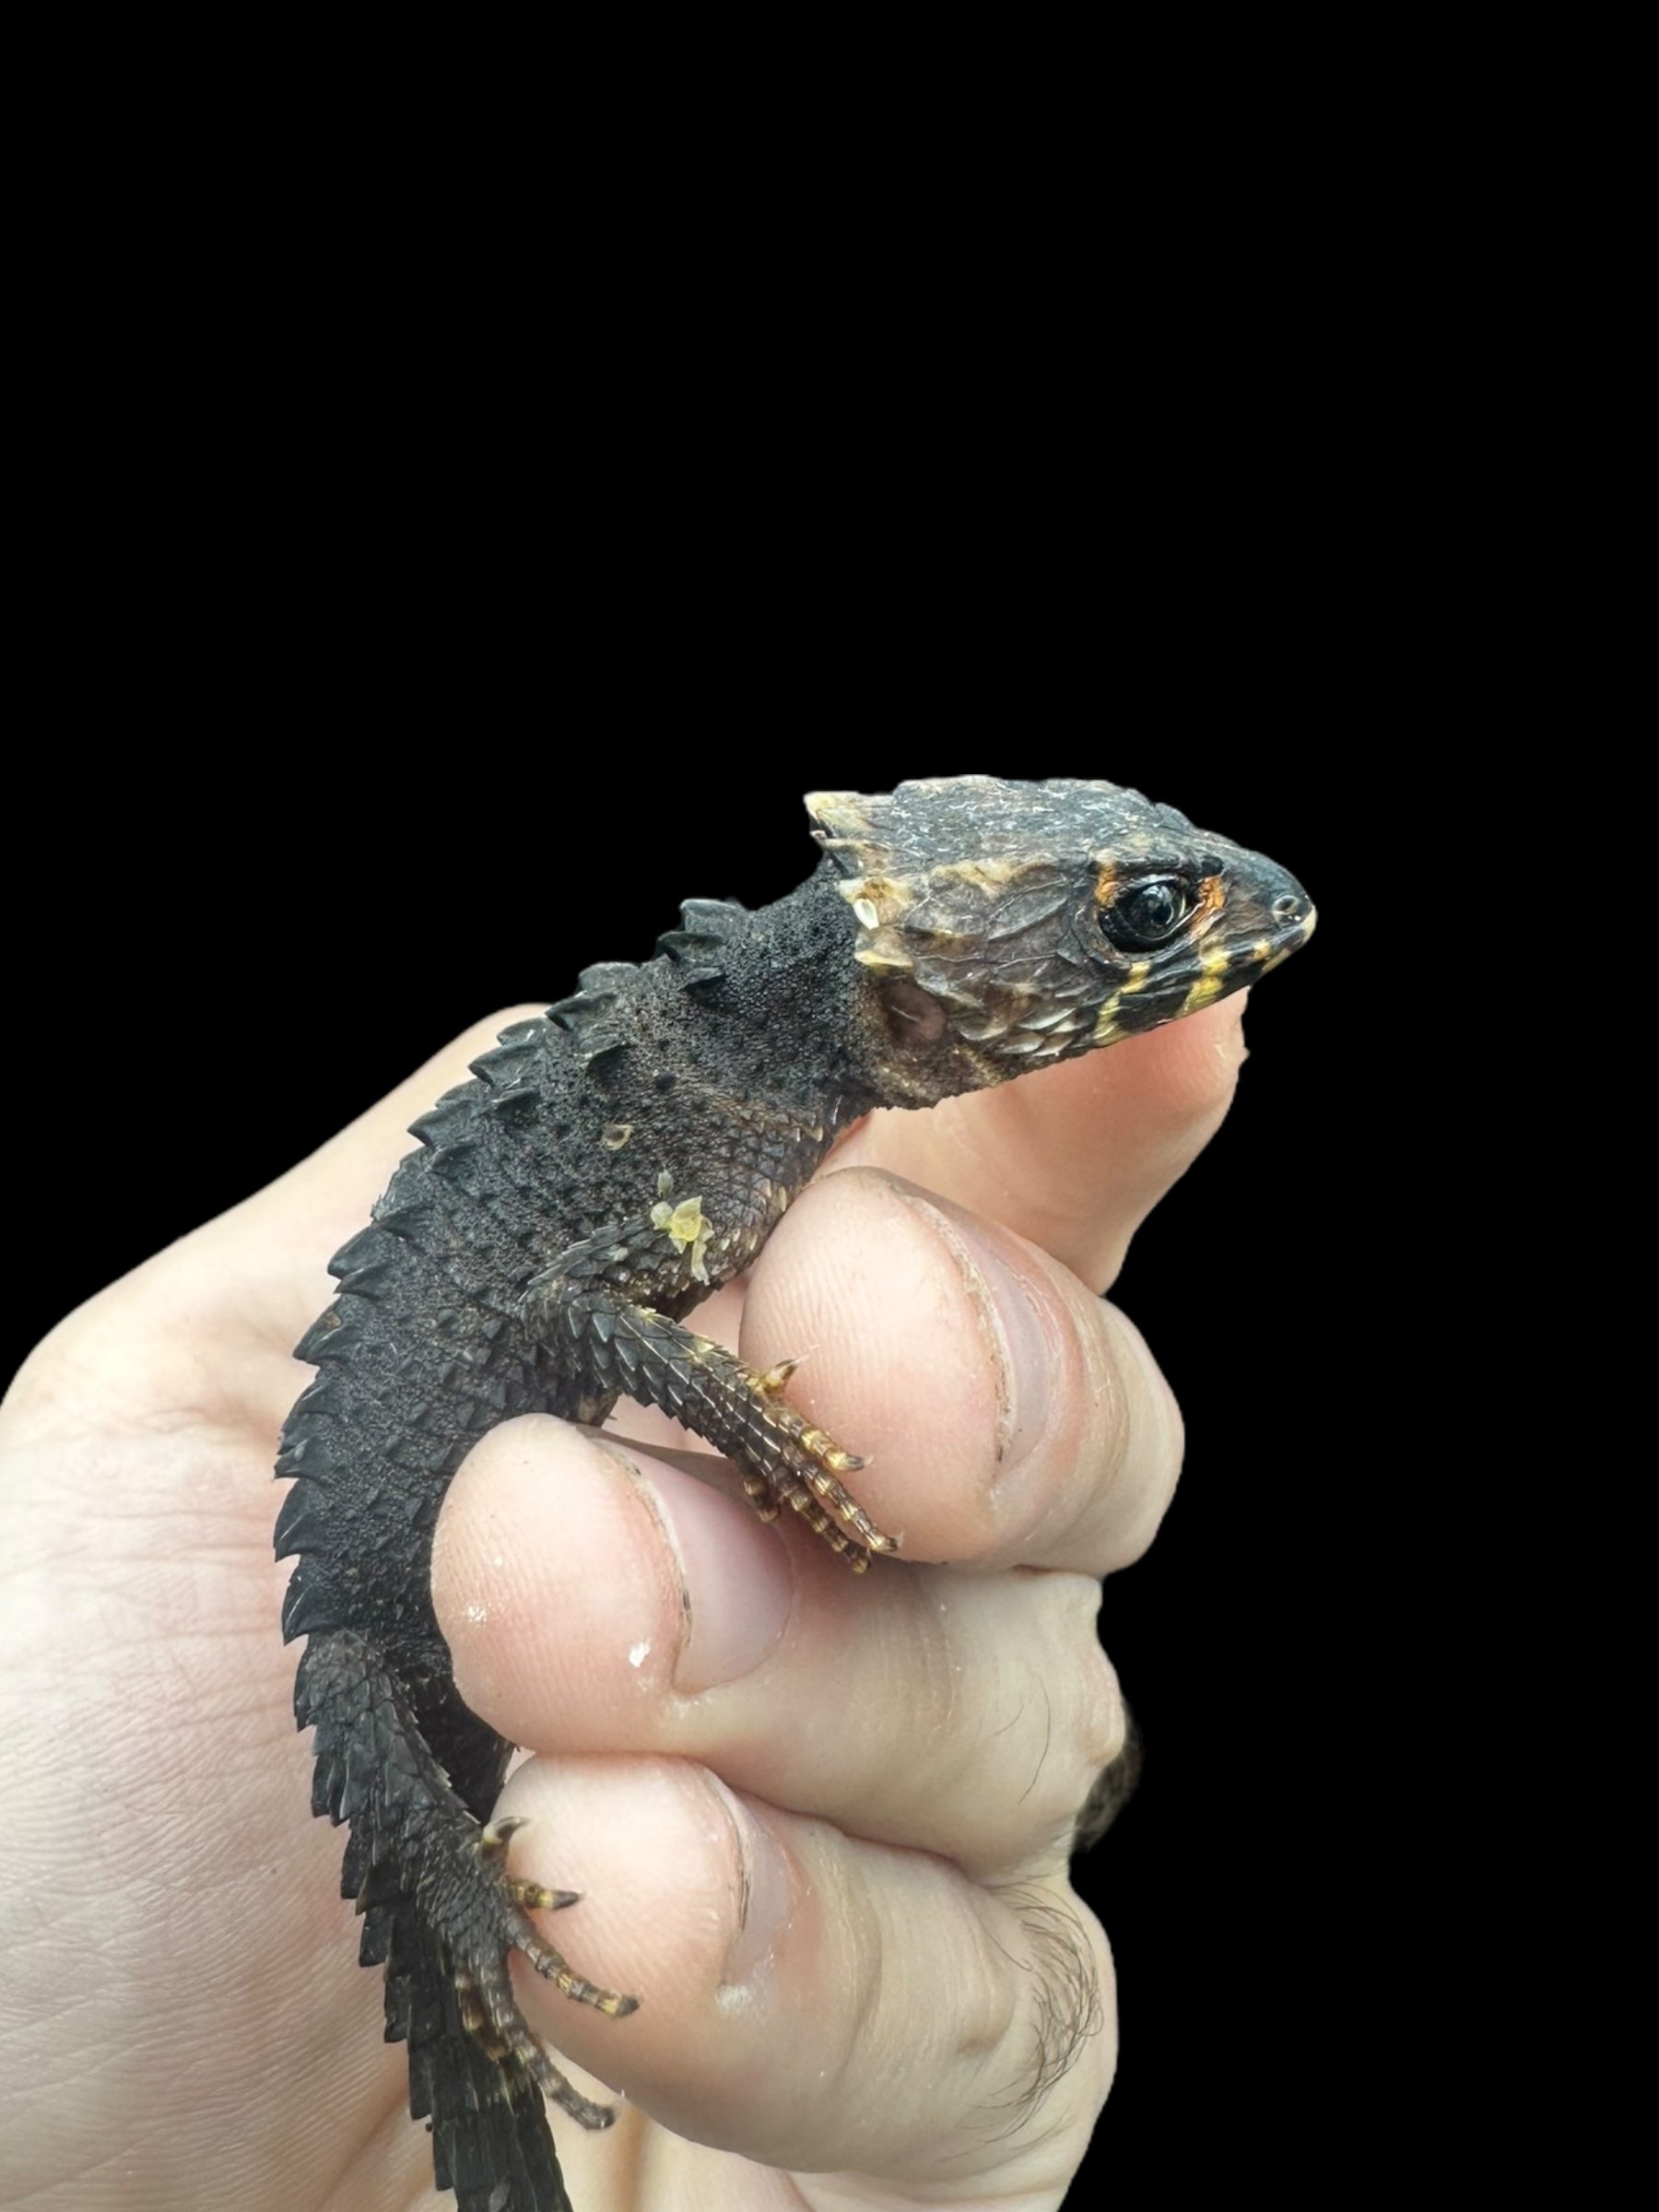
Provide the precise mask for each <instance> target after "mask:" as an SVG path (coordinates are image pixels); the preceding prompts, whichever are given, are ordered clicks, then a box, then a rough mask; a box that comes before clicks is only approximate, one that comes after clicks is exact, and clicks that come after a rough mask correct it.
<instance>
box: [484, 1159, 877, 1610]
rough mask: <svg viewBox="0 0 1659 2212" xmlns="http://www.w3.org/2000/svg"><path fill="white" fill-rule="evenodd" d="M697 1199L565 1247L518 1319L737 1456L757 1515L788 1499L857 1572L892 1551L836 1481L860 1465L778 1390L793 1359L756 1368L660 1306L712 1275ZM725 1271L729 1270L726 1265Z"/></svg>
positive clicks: (555, 1350)
mask: <svg viewBox="0 0 1659 2212" xmlns="http://www.w3.org/2000/svg"><path fill="white" fill-rule="evenodd" d="M709 1238H710V1224H709V1222H708V1220H707V1218H706V1217H705V1216H704V1214H703V1212H702V1202H701V1201H700V1199H690V1200H688V1201H686V1202H684V1203H683V1204H682V1205H680V1206H677V1207H670V1206H668V1205H667V1204H666V1202H665V1201H664V1202H660V1203H659V1204H658V1205H657V1206H655V1207H653V1210H652V1212H651V1214H650V1215H648V1216H645V1217H643V1218H641V1219H640V1220H639V1221H637V1222H634V1223H632V1224H630V1225H629V1226H627V1227H625V1228H623V1229H621V1230H618V1231H616V1232H615V1233H606V1234H602V1235H600V1236H597V1237H593V1238H589V1239H588V1240H586V1241H584V1242H583V1243H582V1244H579V1245H573V1246H572V1247H571V1250H570V1251H569V1252H568V1253H564V1254H563V1255H562V1256H561V1258H560V1259H559V1260H558V1261H556V1262H555V1263H554V1265H552V1266H551V1267H549V1268H547V1270H546V1271H545V1272H544V1273H543V1274H541V1275H539V1276H537V1277H535V1280H534V1281H533V1282H532V1283H531V1284H530V1286H529V1288H528V1289H527V1291H526V1293H525V1300H524V1314H525V1319H526V1322H527V1323H528V1324H529V1325H530V1327H531V1328H532V1329H533V1330H534V1332H535V1334H536V1335H538V1336H539V1337H540V1338H541V1339H542V1341H543V1342H544V1343H546V1344H547V1347H549V1350H550V1351H551V1353H552V1356H553V1358H554V1359H555V1360H556V1361H557V1363H558V1364H559V1366H560V1367H561V1368H562V1369H563V1370H564V1371H566V1372H567V1373H569V1374H570V1375H571V1378H572V1380H574V1381H577V1382H581V1383H582V1385H583V1386H584V1387H586V1388H588V1389H590V1390H592V1391H594V1392H596V1393H604V1394H612V1393H614V1394H618V1395H620V1396H623V1397H629V1398H633V1399H635V1400H636V1401H638V1403H640V1404H641V1405H648V1406H660V1407H661V1408H662V1409H663V1411H664V1412H665V1413H666V1414H668V1415H670V1416H671V1417H672V1418H674V1419H675V1420H677V1421H681V1422H683V1423H684V1424H685V1426H686V1427H687V1428H688V1429H689V1430H692V1431H693V1433H694V1434H696V1435H698V1436H700V1437H701V1438H703V1440H704V1441H706V1442H708V1443H711V1444H712V1445H713V1446H714V1448H715V1450H716V1451H717V1452H722V1453H724V1454H725V1455H726V1456H727V1457H728V1458H730V1459H734V1460H735V1461H736V1462H737V1463H738V1465H740V1466H741V1467H742V1468H743V1470H744V1489H745V1492H746V1493H747V1497H748V1500H749V1502H750V1503H751V1504H752V1505H753V1506H754V1508H755V1510H756V1512H758V1513H759V1515H760V1517H761V1519H762V1520H765V1521H771V1520H773V1519H775V1518H776V1517H777V1514H778V1513H779V1512H780V1511H781V1510H782V1507H783V1506H786V1505H787V1506H788V1507H790V1508H791V1510H792V1511H793V1512H797V1513H799V1514H800V1516H801V1518H802V1519H803V1520H804V1521H805V1522H806V1525H807V1526H808V1527H809V1528H810V1529H812V1530H813V1532H814V1533H815V1534H816V1535H818V1536H820V1537H822V1539H823V1541H824V1542H825V1543H826V1544H828V1545H829V1546H830V1549H831V1550H833V1551H836V1552H839V1553H841V1556H842V1557H843V1558H844V1559H846V1560H847V1562H848V1564H849V1565H850V1566H851V1567H852V1568H853V1571H854V1572H856V1573H862V1572H863V1571H864V1570H865V1568H866V1567H867V1566H868V1565H869V1563H870V1554H871V1553H872V1552H877V1551H880V1552H893V1551H897V1550H898V1549H899V1538H898V1537H897V1536H891V1535H887V1534H886V1533H885V1532H884V1531H883V1530H881V1529H879V1528H878V1527H877V1525H876V1524H875V1522H873V1521H872V1520H871V1518H870V1516H869V1514H868V1513H867V1512H865V1509H864V1507H863V1506H862V1505H860V1503H859V1502H858V1500H857V1499H856V1498H855V1497H854V1496H853V1493H852V1492H851V1490H849V1489H848V1488H847V1487H846V1485H845V1484H844V1483H843V1482H842V1481H841V1477H842V1476H843V1475H851V1474H853V1473H855V1472H856V1471H857V1469H858V1468H860V1467H861V1466H863V1465H864V1462H863V1460H862V1459H860V1458H859V1457H858V1456H857V1455H856V1454H855V1453H852V1452H847V1451H844V1450H842V1448H841V1445H839V1444H837V1443H836V1442H835V1441H833V1440H832V1439H831V1438H830V1437H828V1436H826V1435H825V1433H824V1431H823V1430H821V1429H817V1428H815V1427H814V1426H813V1425H812V1423H811V1422H810V1421H808V1420H807V1419H806V1417H805V1416H804V1415H803V1414H801V1413H800V1412H798V1411H797V1410H796V1408H795V1407H794V1406H791V1405H790V1404H789V1403H788V1402H787V1400H786V1399H785V1398H784V1397H783V1395H782V1392H783V1386H784V1384H785V1382H787V1381H788V1378H789V1375H790V1373H791V1371H792V1369H793V1365H794V1362H789V1363H786V1364H785V1365H783V1366H782V1367H778V1368H774V1369H772V1370H771V1371H770V1372H769V1373H767V1374H760V1373H758V1372H757V1371H756V1370H755V1369H753V1368H751V1367H747V1366H745V1364H744V1362H743V1361H742V1360H741V1359H738V1358H737V1357H736V1355H735V1353H733V1352H729V1351H727V1350H726V1348H725V1347H724V1345H719V1344H713V1343H712V1342H711V1341H710V1340H709V1338H708V1337H706V1336H700V1335H698V1334H697V1333H696V1331H695V1330H692V1329H688V1328H686V1327H685V1326H684V1325H683V1324H681V1323H680V1322H678V1321H676V1320H674V1319H673V1318H672V1317H671V1316H670V1315H669V1314H666V1313H664V1312H660V1311H659V1310H658V1308H657V1306H656V1305H655V1304H653V1302H651V1301H652V1300H653V1298H661V1299H662V1300H663V1302H664V1303H669V1302H672V1301H677V1300H687V1299H688V1298H691V1297H693V1296H695V1295H696V1290H695V1288H694V1286H695V1285H697V1284H700V1283H708V1282H710V1281H711V1279H712V1278H711V1277H710V1275H709V1274H708V1273H707V1272H706V1265H705V1252H706V1246H707V1243H708V1241H709ZM725 1272H727V1273H729V1272H732V1270H730V1269H727V1270H725Z"/></svg>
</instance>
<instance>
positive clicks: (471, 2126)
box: [294, 1630, 571, 2212]
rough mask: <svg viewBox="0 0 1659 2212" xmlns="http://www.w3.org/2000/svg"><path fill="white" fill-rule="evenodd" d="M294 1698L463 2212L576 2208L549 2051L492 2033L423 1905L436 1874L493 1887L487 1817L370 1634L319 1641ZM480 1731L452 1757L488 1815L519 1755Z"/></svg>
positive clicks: (438, 2161)
mask: <svg viewBox="0 0 1659 2212" xmlns="http://www.w3.org/2000/svg"><path fill="white" fill-rule="evenodd" d="M294 1702H295V1713H296V1717H297V1718H298V1719H299V1721H300V1725H301V1726H302V1727H303V1726H307V1725H311V1726H313V1727H314V1728H315V1731H316V1735H315V1738H314V1743H313V1749H314V1753H315V1757H316V1762H317V1763H316V1769H315V1773H314V1776H313V1781H312V1807H313V1810H315V1811H316V1812H319V1813H325V1814H327V1815H328V1817H329V1818H331V1819H333V1820H335V1821H336V1822H338V1821H342V1820H348V1821H350V1823H351V1836H350V1840H349V1841H348V1842H347V1846H346V1860H345V1866H344V1870H343V1873H342V1876H341V1882H340V1888H341V1892H342V1894H343V1895H344V1896H346V1897H348V1898H352V1899H355V1900H356V1902H357V1906H358V1910H359V1912H361V1913H362V1915H363V1934H362V1941H361V1943H360V1945H359V1953H358V1956H359V1959H360V1960H361V1962H362V1964H363V1965H365V1966H379V1965H382V1964H383V1965H384V1967H385V1969H386V2040H387V2041H388V2042H406V2043H407V2044H408V2047H409V2110H410V2112H411V2113H412V2114H413V2115H414V2117H415V2118H416V2119H417V2120H429V2122H430V2124H431V2133H432V2164H433V2168H434V2171H435V2176H436V2180H437V2184H438V2186H439V2188H441V2189H453V2191H454V2192H455V2195H456V2198H457V2200H458V2204H457V2212H571V2200H570V2197H569V2196H568V2195H567V2194H566V2192H565V2186H564V2181H563V2178H562V2176H561V2175H560V2172H559V2159H558V2156H557V2154H556V2153H555V2151H554V2148H553V2136H552V2133H551V2131H550V2129H549V2128H548V2125H547V2109H546V2105H545V2103H544V2101H543V2097H542V2091H541V2088H540V2085H539V2083H538V2082H537V2080H536V2078H535V2075H534V2074H533V2073H532V2071H531V2062H532V2061H534V2060H535V2059H537V2058H539V2057H540V2053H536V2052H535V2049H534V2046H533V2044H532V2043H531V2041H530V2039H529V2037H528V2034H527V2032H526V2033H522V2034H521V2037H520V2041H522V2042H523V2044H524V2049H523V2050H519V2049H514V2048H511V2047H509V2046H508V2045H506V2044H505V2043H504V2042H503V2041H502V2040H501V2038H500V2036H499V2034H497V2033H495V2032H493V2031H492V2029H491V2027H490V2025H489V2024H488V2021H487V2020H486V2018H485V2017H484V2015H483V2011H482V2009H481V2007H480V2004H479V2000H478V1994H477V1982H476V1979H472V1978H469V1976H468V1975H467V1974H466V1973H465V1972H463V1971H458V1963H457V1959H455V1957H454V1956H453V1952H452V1947H451V1945H450V1944H449V1943H448V1942H446V1940H445V1938H444V1935H443V1934H442V1933H441V1930H440V1928H439V1927H438V1926H437V1925H436V1924H435V1922H434V1917H433V1914H432V1912H431V1910H430V1909H429V1907H428V1906H427V1905H426V1904H425V1902H424V1890H425V1887H426V1885H425V1883H424V1881H423V1874H428V1875H429V1874H430V1873H431V1871H432V1870H433V1869H434V1868H441V1869H443V1870H445V1871H446V1872H447V1873H448V1874H449V1875H450V1877H452V1880H451V1886H452V1887H454V1886H455V1885H456V1883H457V1882H461V1883H463V1884H464V1883H465V1881H466V1880H467V1879H468V1878H471V1879H473V1880H479V1881H481V1880H482V1879H483V1878H484V1877H482V1875H481V1873H480V1862H479V1859H478V1856H477V1851H476V1848H475V1845H474V1842H473V1837H474V1834H475V1833H476V1830H477V1819H476V1817H475V1816H474V1815H473V1813H472V1812H471V1811H470V1810H469V1808H468V1806H467V1805H466V1804H465V1802H464V1799H463V1797H462V1796H461V1795H460V1794H457V1791H456V1789H455V1788H454V1787H453V1786H452V1780H451V1773H450V1771H447V1770H446V1768H445V1767H444V1766H443V1765H441V1764H440V1763H439V1761H438V1759H436V1758H435V1757H434V1755H433V1753H432V1751H431V1749H430V1748H429V1746H428V1743H427V1741H426V1738H425V1736H424V1735H423V1734H422V1732H421V1729H420V1727H419V1724H418V1722H417V1720H416V1718H415V1714H414V1712H413V1710H412V1708H411V1706H410V1705H409V1703H408V1701H407V1700H406V1697H405V1695H404V1693H403V1691H402V1689H401V1687H400V1685H399V1684H398V1683H397V1681H396V1680H395V1678H394V1677H393V1676H392V1675H391V1674H390V1672H389V1671H388V1670H387V1669H386V1667H385V1665H384V1663H383V1662H382V1661H381V1660H380V1658H379V1656H378V1654H376V1653H374V1652H373V1651H372V1650H371V1648H370V1647H369V1646H368V1645H367V1644H366V1643H365V1641H364V1640H363V1639H362V1638H361V1637H359V1636H357V1635H356V1634H354V1633H353V1632H351V1631H350V1630H335V1631H332V1632H327V1633H321V1634H319V1633H317V1632H315V1631H314V1630H313V1632H312V1635H311V1640H310V1641H309V1643H308V1644H307V1646H306V1650H305V1653H304V1656H303V1657H302V1658H301V1660H300V1669H299V1675H298V1677H297V1680H296V1683H295V1699H294ZM470 1717H471V1716H470V1715H469V1716H468V1718H469V1719H470ZM473 1735H475V1736H477V1737H483V1736H489V1743H488V1746H485V1745H483V1744H482V1743H480V1742H469V1743H465V1744H463V1743H461V1742H459V1741H458V1742H457V1743H456V1744H455V1745H454V1746H453V1747H450V1746H448V1745H446V1748H453V1751H454V1752H455V1753H456V1754H458V1755H459V1756H458V1757H457V1758H456V1759H455V1760H454V1764H455V1766H457V1767H461V1766H465V1767H467V1768H469V1769H471V1770H473V1771H471V1772H469V1773H467V1774H466V1775H465V1779H464V1778H463V1776H462V1775H461V1774H460V1773H457V1774H456V1775H455V1781H456V1782H462V1783H463V1786H465V1787H467V1794H468V1795H469V1796H475V1797H478V1798H480V1799H481V1800H482V1801H484V1802H486V1803H488V1800H489V1799H490V1798H492V1797H493V1795H494V1792H495V1790H496V1788H497V1787H498V1786H499V1784H500V1762H501V1759H502V1757H503V1756H504V1751H505V1747H502V1746H500V1744H499V1740H498V1739H496V1738H495V1737H493V1736H492V1735H489V1732H488V1730H485V1729H484V1728H483V1726H482V1724H481V1723H478V1722H476V1721H475V1722H474V1723H473ZM486 1770H488V1771H486ZM469 1785H470V1786H469ZM501 1973H502V1976H503V1979H504V1973H505V1969H504V1967H502V1968H501ZM544 2063H545V2062H544ZM555 2078H561V2077H557V2076H556V2077H555Z"/></svg>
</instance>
